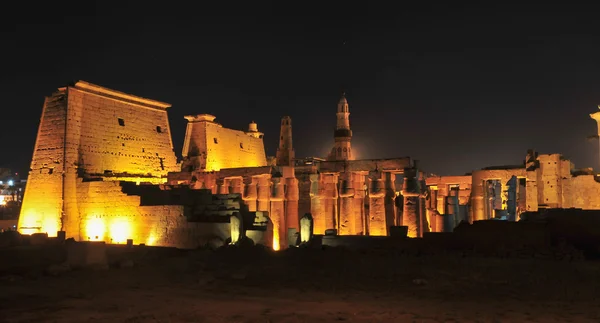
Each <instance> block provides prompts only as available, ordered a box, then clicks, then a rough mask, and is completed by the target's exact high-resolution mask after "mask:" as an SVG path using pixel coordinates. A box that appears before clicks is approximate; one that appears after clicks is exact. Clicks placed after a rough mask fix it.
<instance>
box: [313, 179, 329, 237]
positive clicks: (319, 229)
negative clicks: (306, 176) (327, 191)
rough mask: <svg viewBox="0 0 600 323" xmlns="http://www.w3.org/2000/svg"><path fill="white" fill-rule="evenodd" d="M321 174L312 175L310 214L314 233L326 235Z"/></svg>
mask: <svg viewBox="0 0 600 323" xmlns="http://www.w3.org/2000/svg"><path fill="white" fill-rule="evenodd" d="M320 179H321V174H311V175H310V213H311V214H312V220H313V232H314V233H315V234H324V233H325V227H326V225H325V214H324V209H323V205H322V204H323V200H322V194H323V193H322V191H323V188H322V186H321V180H320Z"/></svg>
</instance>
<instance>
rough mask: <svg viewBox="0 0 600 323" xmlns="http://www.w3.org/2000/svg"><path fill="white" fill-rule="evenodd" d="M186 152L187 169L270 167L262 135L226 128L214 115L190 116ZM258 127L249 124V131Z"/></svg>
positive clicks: (209, 169) (252, 131) (188, 118)
mask: <svg viewBox="0 0 600 323" xmlns="http://www.w3.org/2000/svg"><path fill="white" fill-rule="evenodd" d="M186 119H187V120H188V121H189V123H188V126H187V131H186V138H185V142H184V148H183V156H184V158H185V159H186V163H185V165H184V169H185V168H187V169H186V170H188V171H189V170H205V171H217V170H220V169H222V168H240V167H259V166H266V165H267V158H266V155H265V148H264V144H263V135H262V134H261V133H259V132H258V130H257V129H249V131H248V132H244V131H240V130H234V129H228V128H224V127H223V126H222V125H220V124H218V123H216V122H214V119H215V117H214V116H211V115H198V116H188V117H186ZM255 126H256V124H254V123H252V124H250V128H253V127H255Z"/></svg>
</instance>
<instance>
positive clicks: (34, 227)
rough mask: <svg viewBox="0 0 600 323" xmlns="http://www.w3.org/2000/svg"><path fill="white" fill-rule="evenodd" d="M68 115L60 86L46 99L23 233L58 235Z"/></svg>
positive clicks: (27, 190) (22, 221)
mask: <svg viewBox="0 0 600 323" xmlns="http://www.w3.org/2000/svg"><path fill="white" fill-rule="evenodd" d="M66 115H67V93H66V89H60V90H59V91H57V92H56V93H54V94H52V96H50V97H47V98H46V100H45V101H44V106H43V109H42V117H41V120H40V124H39V128H38V134H37V138H36V142H35V147H34V150H33V158H32V161H31V169H30V171H29V176H28V178H27V186H26V187H25V194H24V196H23V204H22V207H21V214H20V216H19V223H18V228H19V231H20V232H22V233H25V234H30V233H34V232H40V231H41V232H47V233H48V235H50V236H55V235H56V232H57V231H58V230H60V228H61V226H62V224H61V223H62V220H61V214H62V197H63V171H64V166H65V163H64V159H65V149H64V148H65V144H64V142H65V133H66Z"/></svg>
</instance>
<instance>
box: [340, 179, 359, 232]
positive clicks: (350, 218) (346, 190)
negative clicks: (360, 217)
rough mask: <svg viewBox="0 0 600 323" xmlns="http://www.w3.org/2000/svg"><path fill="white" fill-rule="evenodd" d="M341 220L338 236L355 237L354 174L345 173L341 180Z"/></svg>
mask: <svg viewBox="0 0 600 323" xmlns="http://www.w3.org/2000/svg"><path fill="white" fill-rule="evenodd" d="M339 196H340V220H339V229H338V234H340V235H355V234H356V231H355V230H356V224H355V222H356V219H355V217H354V216H355V214H354V187H353V183H352V173H350V172H346V173H343V175H342V179H341V180H340V194H339Z"/></svg>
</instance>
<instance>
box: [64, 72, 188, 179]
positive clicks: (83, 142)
mask: <svg viewBox="0 0 600 323" xmlns="http://www.w3.org/2000/svg"><path fill="white" fill-rule="evenodd" d="M68 99H69V108H68V113H69V115H68V120H67V125H68V127H69V128H68V129H69V133H68V136H69V137H68V140H67V151H70V152H71V153H73V154H76V156H73V158H75V157H76V158H77V159H76V160H75V161H76V162H77V164H78V165H79V168H83V169H84V170H85V173H87V174H104V173H105V172H107V171H110V172H112V173H114V174H123V173H127V174H129V175H134V174H139V175H149V176H153V177H161V176H165V175H166V174H167V173H168V172H172V171H178V170H179V166H178V165H177V161H176V157H175V153H174V151H173V144H172V141H171V132H170V128H169V120H168V117H167V108H168V107H170V105H169V104H166V103H160V102H157V101H151V100H147V99H142V98H138V97H134V96H131V95H127V94H124V93H120V92H116V91H113V90H107V89H103V88H99V87H96V86H93V85H90V84H88V83H84V82H78V83H77V84H76V85H75V87H69V88H68ZM69 157H70V156H69Z"/></svg>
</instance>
